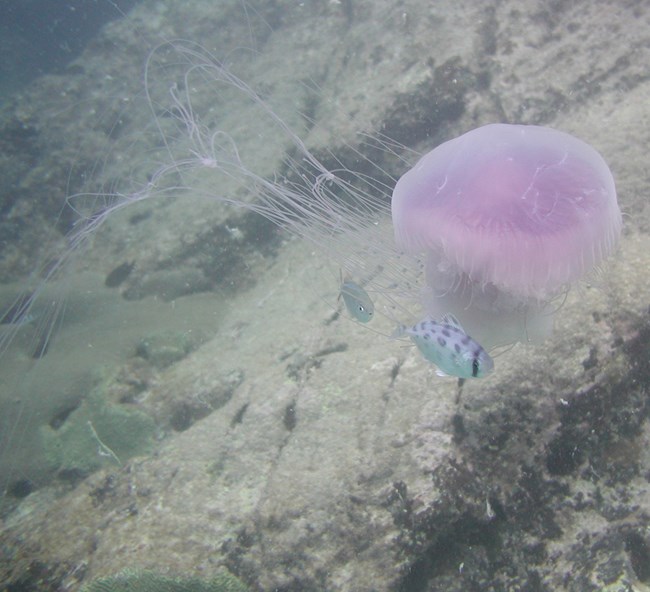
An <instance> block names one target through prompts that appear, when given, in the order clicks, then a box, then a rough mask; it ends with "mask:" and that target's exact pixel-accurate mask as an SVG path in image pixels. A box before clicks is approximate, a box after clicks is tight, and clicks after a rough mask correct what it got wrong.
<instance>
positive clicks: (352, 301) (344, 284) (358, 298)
mask: <svg viewBox="0 0 650 592" xmlns="http://www.w3.org/2000/svg"><path fill="white" fill-rule="evenodd" d="M339 298H343V302H344V303H345V308H347V309H348V312H349V313H350V314H351V315H352V316H353V317H354V318H355V319H357V321H359V322H360V323H367V322H369V321H370V320H371V319H372V316H373V315H374V314H375V305H374V304H373V302H372V300H371V299H370V296H368V292H366V291H365V290H364V289H363V288H362V287H361V286H360V285H359V284H357V283H356V282H354V281H352V280H350V279H347V280H345V281H344V280H343V278H341V290H340V292H339Z"/></svg>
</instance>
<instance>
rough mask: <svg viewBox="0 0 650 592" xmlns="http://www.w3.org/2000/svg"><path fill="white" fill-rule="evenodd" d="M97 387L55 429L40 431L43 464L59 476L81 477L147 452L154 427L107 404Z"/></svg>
mask: <svg viewBox="0 0 650 592" xmlns="http://www.w3.org/2000/svg"><path fill="white" fill-rule="evenodd" d="M103 392H104V391H103V388H102V387H101V386H100V387H98V388H97V389H95V390H94V391H93V393H91V395H90V396H89V397H88V398H87V399H86V400H84V401H83V402H82V404H81V405H80V406H79V407H78V408H77V409H75V410H74V411H73V412H72V413H70V415H68V417H67V418H66V419H65V421H64V422H63V423H62V425H61V426H60V427H58V429H55V428H53V427H51V426H49V425H48V426H43V427H41V429H40V437H41V443H42V447H43V453H44V455H45V459H46V461H47V464H48V465H49V466H50V467H51V468H52V469H53V470H56V471H59V473H62V474H68V475H73V476H74V475H77V476H83V475H87V474H89V473H91V472H92V471H95V470H97V469H99V468H100V467H101V466H102V465H103V464H104V463H107V462H108V463H115V464H121V463H123V462H124V461H125V460H126V459H128V458H130V457H132V456H136V455H142V454H148V453H150V452H151V450H152V448H153V443H154V437H155V433H156V425H155V423H154V421H153V419H152V418H151V417H149V416H148V415H146V414H145V413H143V412H142V411H139V410H137V409H133V408H129V407H126V406H122V405H114V404H111V403H108V402H107V401H106V400H105V399H104V396H103Z"/></svg>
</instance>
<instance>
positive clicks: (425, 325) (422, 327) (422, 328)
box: [420, 321, 427, 331]
mask: <svg viewBox="0 0 650 592" xmlns="http://www.w3.org/2000/svg"><path fill="white" fill-rule="evenodd" d="M426 328H427V324H426V322H424V321H422V322H421V323H420V331H425V330H426Z"/></svg>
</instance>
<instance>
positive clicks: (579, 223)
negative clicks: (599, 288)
mask: <svg viewBox="0 0 650 592" xmlns="http://www.w3.org/2000/svg"><path fill="white" fill-rule="evenodd" d="M392 215H393V225H394V230H395V239H396V242H397V245H398V247H399V248H401V249H403V250H404V251H405V252H408V253H413V254H415V253H422V252H424V253H426V266H427V272H426V276H427V285H428V293H427V297H426V308H427V312H428V313H429V314H431V315H432V316H434V317H439V316H441V315H442V314H444V313H447V312H451V313H453V314H455V315H456V316H457V317H458V318H459V319H460V321H461V323H462V324H463V326H464V328H465V330H466V331H467V332H468V333H470V334H471V335H472V336H473V337H475V338H476V339H478V340H479V341H480V342H481V343H482V344H483V345H484V347H487V348H489V347H492V346H494V345H501V344H507V343H514V342H516V341H531V340H539V339H540V338H543V337H544V336H546V335H547V334H548V333H549V331H550V328H551V325H552V313H553V310H554V309H555V308H557V305H554V304H553V303H550V302H551V301H552V300H553V299H555V298H556V297H558V296H559V295H561V294H562V293H563V292H564V291H566V290H567V289H568V287H569V286H570V285H571V284H572V283H574V282H576V281H577V280H579V279H580V278H581V277H583V276H584V275H585V274H587V273H588V272H590V271H591V270H593V269H594V267H595V266H597V265H598V264H599V263H600V262H601V261H602V260H603V259H604V258H605V257H607V256H608V255H610V254H611V253H612V251H613V250H614V248H615V246H616V244H617V242H618V239H619V236H620V233H621V226H622V222H621V212H620V210H619V207H618V203H617V201H616V189H615V187H614V179H613V178H612V174H611V172H610V170H609V168H608V166H607V164H606V163H605V161H604V160H603V158H602V157H601V156H600V154H598V152H596V150H594V149H593V148H592V147H591V146H589V145H588V144H586V143H585V142H583V141H582V140H579V139H578V138H575V137H573V136H571V135H569V134H566V133H564V132H560V131H557V130H554V129H550V128H545V127H538V126H528V125H506V124H492V125H486V126H484V127H480V128H478V129H475V130H472V131H470V132H467V133H466V134H464V135H462V136H460V137H458V138H455V139H453V140H450V141H449V142H445V143H444V144H441V145H440V146H438V147H437V148H435V149H434V150H432V151H431V152H429V153H428V154H426V155H425V156H423V157H422V158H421V159H420V161H419V162H418V163H417V164H416V165H415V166H414V167H413V168H412V169H411V170H410V171H408V172H407V173H406V174H405V175H404V176H403V177H402V178H401V179H400V180H399V181H398V183H397V185H396V186H395V190H394V191H393V199H392Z"/></svg>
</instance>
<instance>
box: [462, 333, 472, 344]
mask: <svg viewBox="0 0 650 592" xmlns="http://www.w3.org/2000/svg"><path fill="white" fill-rule="evenodd" d="M460 342H461V343H462V344H463V345H467V344H468V343H469V342H470V336H469V335H465V337H463V338H462V339H461V340H460Z"/></svg>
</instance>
